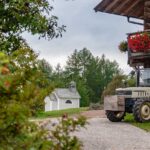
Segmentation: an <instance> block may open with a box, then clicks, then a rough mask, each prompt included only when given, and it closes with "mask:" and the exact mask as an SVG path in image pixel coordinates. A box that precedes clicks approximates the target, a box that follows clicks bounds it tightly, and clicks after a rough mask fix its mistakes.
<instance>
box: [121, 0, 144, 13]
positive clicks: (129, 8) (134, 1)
mask: <svg viewBox="0 0 150 150" xmlns="http://www.w3.org/2000/svg"><path fill="white" fill-rule="evenodd" d="M139 2H143V0H132V4H131V5H129V7H128V8H127V9H126V10H125V11H124V12H122V13H121V15H127V16H128V15H129V13H130V12H131V11H133V8H134V7H135V6H137V5H138V4H139ZM134 11H136V10H134Z"/></svg>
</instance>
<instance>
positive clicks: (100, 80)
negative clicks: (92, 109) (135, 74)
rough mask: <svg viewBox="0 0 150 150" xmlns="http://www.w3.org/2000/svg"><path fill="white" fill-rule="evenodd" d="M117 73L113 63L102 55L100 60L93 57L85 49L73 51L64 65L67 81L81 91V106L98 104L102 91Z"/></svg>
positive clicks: (117, 68) (117, 69)
mask: <svg viewBox="0 0 150 150" xmlns="http://www.w3.org/2000/svg"><path fill="white" fill-rule="evenodd" d="M119 72H120V69H119V66H118V64H117V63H116V62H115V61H114V62H111V61H110V60H108V59H106V58H105V56H104V55H103V56H102V57H101V58H99V57H94V56H93V55H92V53H91V52H90V51H89V50H87V49H86V48H83V49H82V50H80V51H77V50H75V51H74V52H73V54H72V55H71V56H70V57H68V61H67V65H66V74H68V76H67V77H68V81H71V80H74V81H75V82H76V83H77V87H78V90H79V92H80V91H81V92H80V94H81V105H82V106H87V104H89V102H93V103H96V102H99V101H100V96H101V94H102V91H103V90H104V88H105V87H106V86H107V84H108V83H109V82H110V81H111V80H112V78H113V77H114V76H115V75H116V74H118V73H119ZM81 83H82V84H81ZM87 102H88V103H87Z"/></svg>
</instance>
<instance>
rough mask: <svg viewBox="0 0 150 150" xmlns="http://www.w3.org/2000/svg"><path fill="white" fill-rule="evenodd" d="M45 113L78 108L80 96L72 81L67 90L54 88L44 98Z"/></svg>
mask: <svg viewBox="0 0 150 150" xmlns="http://www.w3.org/2000/svg"><path fill="white" fill-rule="evenodd" d="M44 101H45V111H52V110H61V109H67V108H79V107H80V95H79V93H78V91H77V89H76V83H75V82H74V81H72V82H71V83H70V84H69V87H68V88H56V89H55V90H54V91H53V92H52V93H51V94H50V95H48V96H47V97H46V98H45V100H44Z"/></svg>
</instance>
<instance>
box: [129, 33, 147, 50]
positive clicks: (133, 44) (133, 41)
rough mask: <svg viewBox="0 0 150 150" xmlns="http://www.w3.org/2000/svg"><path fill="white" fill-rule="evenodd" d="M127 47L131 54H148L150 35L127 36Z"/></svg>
mask: <svg viewBox="0 0 150 150" xmlns="http://www.w3.org/2000/svg"><path fill="white" fill-rule="evenodd" d="M128 47H129V50H131V52H133V53H138V52H144V53H147V52H150V34H149V33H148V32H140V33H135V34H130V35H129V36H128Z"/></svg>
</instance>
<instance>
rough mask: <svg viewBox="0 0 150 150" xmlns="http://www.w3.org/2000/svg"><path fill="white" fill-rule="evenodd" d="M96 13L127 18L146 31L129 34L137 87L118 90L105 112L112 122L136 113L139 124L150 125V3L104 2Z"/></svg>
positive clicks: (130, 61)
mask: <svg viewBox="0 0 150 150" xmlns="http://www.w3.org/2000/svg"><path fill="white" fill-rule="evenodd" d="M95 11H96V12H97V11H100V12H105V13H110V14H116V15H121V16H126V17H127V20H128V22H129V23H134V24H138V25H143V26H144V31H142V32H135V33H129V34H127V44H128V46H127V47H128V48H127V52H128V64H129V65H130V66H131V67H132V68H133V69H134V70H135V73H136V87H126V88H118V89H116V95H112V96H106V97H105V98H104V110H105V111H106V116H107V118H108V119H109V120H110V121H112V122H119V121H121V120H123V119H124V116H125V114H126V113H133V115H134V119H135V120H136V121H137V122H150V1H149V0H134V1H133V0H123V1H122V0H111V1H110V0H102V1H101V2H100V3H99V4H98V5H97V6H96V7H95ZM131 19H132V20H131ZM135 19H141V20H143V22H144V23H141V21H137V20H135ZM140 40H141V41H140ZM131 41H132V42H133V41H136V42H135V43H134V42H133V43H131ZM137 41H138V42H137ZM143 41H144V42H143Z"/></svg>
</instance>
